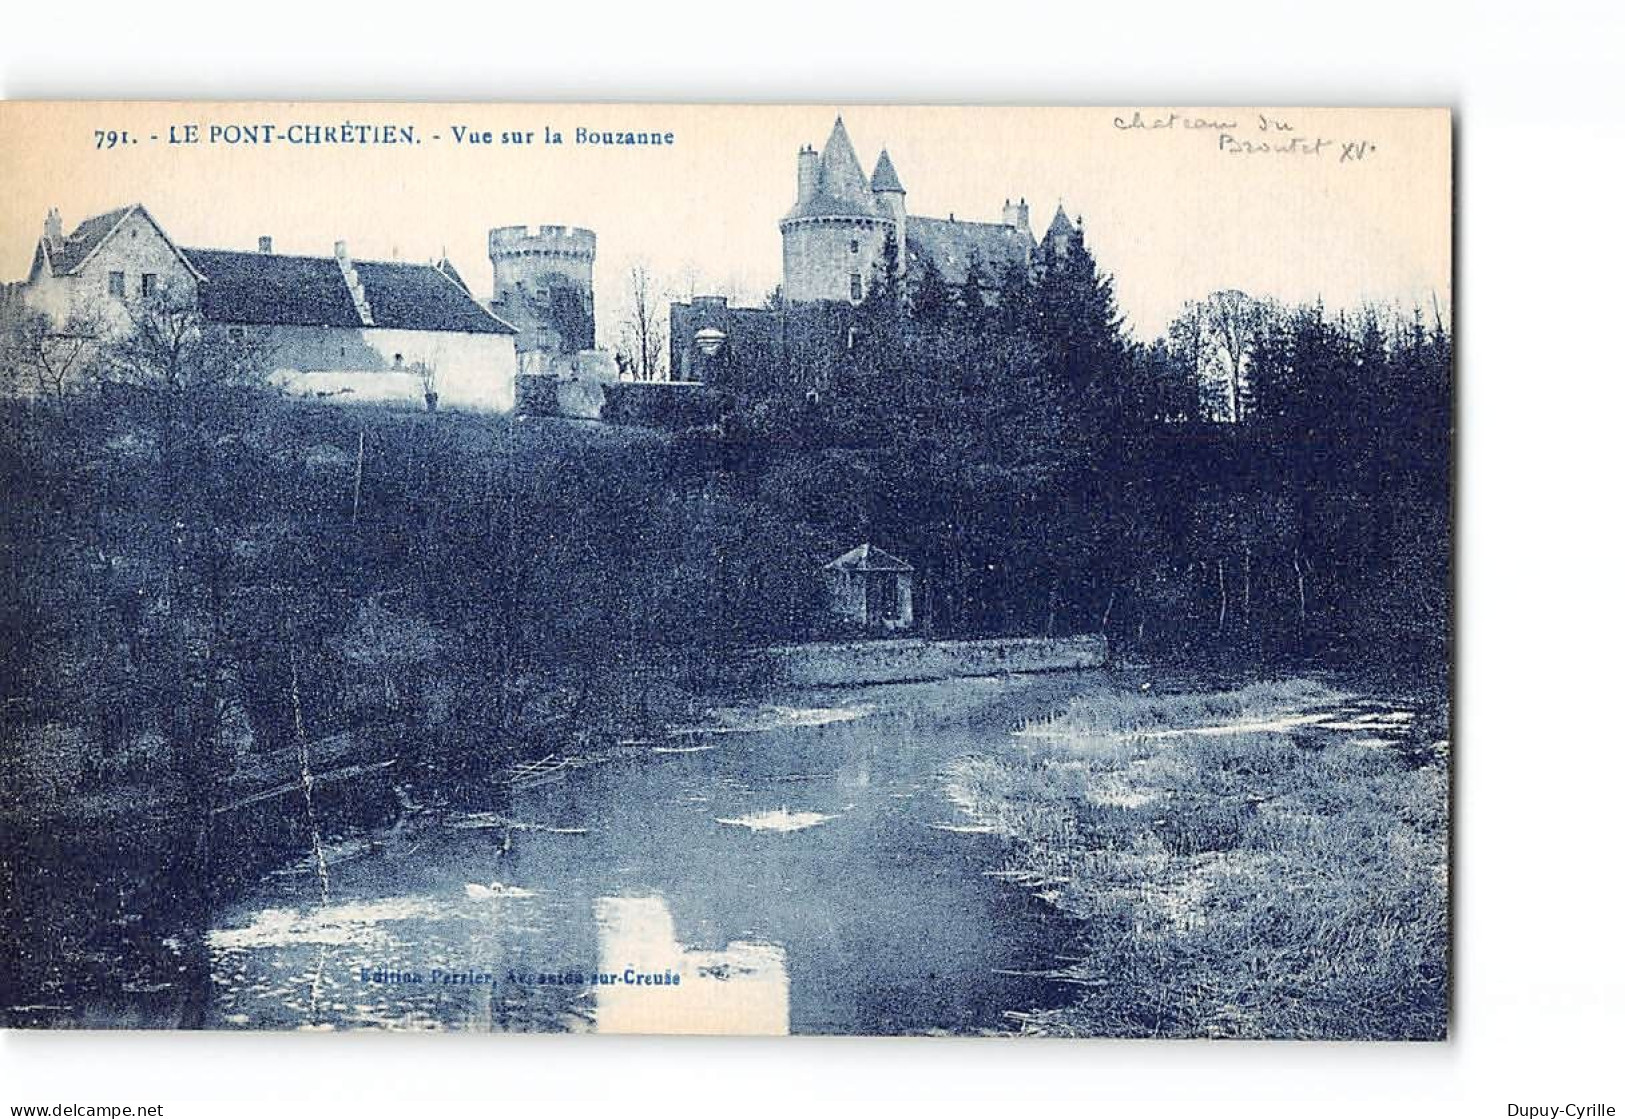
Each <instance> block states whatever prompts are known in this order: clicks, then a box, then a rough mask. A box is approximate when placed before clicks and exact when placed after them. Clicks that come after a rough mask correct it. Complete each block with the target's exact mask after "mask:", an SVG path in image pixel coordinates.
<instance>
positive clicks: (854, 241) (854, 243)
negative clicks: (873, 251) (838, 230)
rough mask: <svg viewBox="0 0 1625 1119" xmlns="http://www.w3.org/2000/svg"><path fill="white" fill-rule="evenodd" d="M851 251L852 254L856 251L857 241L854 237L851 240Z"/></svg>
mask: <svg viewBox="0 0 1625 1119" xmlns="http://www.w3.org/2000/svg"><path fill="white" fill-rule="evenodd" d="M851 249H852V251H853V252H857V251H858V239H857V238H856V237H854V238H852V245H851Z"/></svg>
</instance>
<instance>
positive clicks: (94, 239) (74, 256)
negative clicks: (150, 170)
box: [40, 206, 135, 275]
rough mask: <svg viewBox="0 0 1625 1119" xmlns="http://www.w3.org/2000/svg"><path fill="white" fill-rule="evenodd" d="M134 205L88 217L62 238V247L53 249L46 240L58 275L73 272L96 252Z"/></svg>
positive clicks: (52, 263) (42, 243) (52, 264)
mask: <svg viewBox="0 0 1625 1119" xmlns="http://www.w3.org/2000/svg"><path fill="white" fill-rule="evenodd" d="M134 209H135V207H134V206H120V207H119V208H118V209H117V210H109V211H107V213H105V214H97V215H96V216H95V217H93V218H86V219H85V220H84V221H82V222H80V223H79V224H78V226H77V227H75V229H74V231H73V232H72V233H70V234H68V235H67V236H66V237H64V238H62V247H61V248H60V249H56V250H52V249H50V247H49V245H48V244H47V243H46V242H45V241H43V240H42V241H41V242H40V244H41V245H44V246H45V247H46V249H47V252H48V253H49V256H50V262H51V271H52V272H53V273H55V274H57V275H61V274H62V273H64V272H71V271H73V270H74V269H75V268H77V267H79V266H80V265H81V264H83V263H84V262H85V258H86V257H87V256H89V255H90V254H91V253H92V252H94V251H95V250H96V248H97V246H99V245H100V244H101V243H102V242H103V241H105V240H106V239H107V235H108V234H109V233H111V232H113V230H114V228H115V227H116V226H117V225H118V223H119V222H121V221H123V220H124V219H125V217H126V216H127V215H128V214H129V213H130V211H131V210H134Z"/></svg>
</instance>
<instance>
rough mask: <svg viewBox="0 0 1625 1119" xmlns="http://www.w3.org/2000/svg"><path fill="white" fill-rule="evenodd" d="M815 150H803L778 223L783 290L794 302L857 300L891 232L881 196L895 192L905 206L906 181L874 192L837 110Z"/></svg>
mask: <svg viewBox="0 0 1625 1119" xmlns="http://www.w3.org/2000/svg"><path fill="white" fill-rule="evenodd" d="M813 155H814V153H813V152H812V150H811V149H810V148H804V149H802V150H801V152H800V154H799V155H798V157H797V163H796V171H797V176H796V178H797V182H796V187H797V190H796V204H795V206H794V207H793V208H792V209H791V210H790V212H789V213H788V214H786V215H785V216H784V219H783V220H782V221H780V222H779V232H780V233H781V234H782V236H783V240H784V297H785V299H786V300H787V301H789V302H792V303H810V302H815V301H818V300H831V301H838V302H843V303H857V302H860V301H861V300H862V299H863V296H864V294H865V293H866V292H867V291H868V290H869V284H870V282H871V280H872V279H873V277H874V271H875V265H876V263H877V262H878V261H879V260H880V253H881V248H882V246H883V245H884V244H885V241H886V232H887V230H890V229H892V228H893V225H894V219H893V218H892V216H891V214H890V213H889V212H888V211H887V210H886V209H885V208H883V206H882V205H881V203H880V201H879V198H883V197H889V196H892V195H895V197H896V199H897V204H898V206H899V207H901V204H902V190H901V187H902V184H901V183H897V187H898V189H897V190H896V191H895V192H893V191H889V190H888V191H883V192H882V194H881V195H879V196H877V195H876V194H875V192H874V190H873V189H872V188H871V186H870V183H869V180H868V178H867V177H866V176H865V175H864V173H863V167H862V166H861V165H860V164H859V163H858V156H857V153H856V152H855V151H853V150H852V140H851V137H849V136H848V135H847V134H846V125H845V124H843V123H842V121H841V118H840V117H836V118H835V128H834V130H833V131H831V132H830V134H829V139H828V141H826V142H825V144H824V150H823V152H822V153H821V154H817V155H816V163H813V162H812V160H811V159H810V158H809V157H810V156H813ZM887 163H890V160H887ZM892 179H893V181H895V180H896V173H895V172H893V173H892Z"/></svg>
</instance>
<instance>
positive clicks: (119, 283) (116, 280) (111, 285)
mask: <svg viewBox="0 0 1625 1119" xmlns="http://www.w3.org/2000/svg"><path fill="white" fill-rule="evenodd" d="M107 294H108V295H111V296H115V297H117V298H119V299H123V298H124V273H123V272H109V273H108V274H107Z"/></svg>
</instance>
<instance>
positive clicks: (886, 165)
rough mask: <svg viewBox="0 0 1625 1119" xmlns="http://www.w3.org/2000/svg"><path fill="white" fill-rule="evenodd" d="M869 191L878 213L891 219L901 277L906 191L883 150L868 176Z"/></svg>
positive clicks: (904, 255)
mask: <svg viewBox="0 0 1625 1119" xmlns="http://www.w3.org/2000/svg"><path fill="white" fill-rule="evenodd" d="M869 189H870V190H872V191H873V192H874V195H875V204H876V205H877V206H879V207H880V212H881V213H883V214H885V215H886V216H887V217H889V218H891V220H892V227H893V228H894V229H895V230H896V231H897V272H898V274H899V275H902V274H903V273H905V272H907V271H908V207H907V206H906V205H905V204H904V203H905V201H906V199H907V195H908V191H906V190H904V189H903V180H902V179H899V178H898V177H897V168H895V167H893V166H892V162H891V153H890V152H888V151H886V149H885V148H881V149H880V158H879V159H878V160H876V161H875V173H874V174H873V175H871V176H869Z"/></svg>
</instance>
